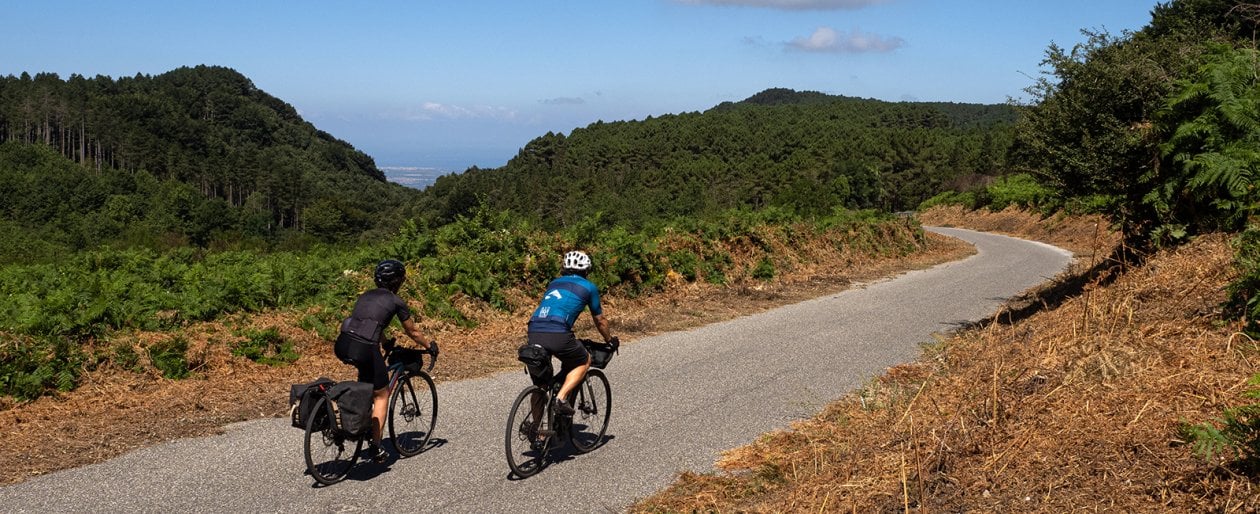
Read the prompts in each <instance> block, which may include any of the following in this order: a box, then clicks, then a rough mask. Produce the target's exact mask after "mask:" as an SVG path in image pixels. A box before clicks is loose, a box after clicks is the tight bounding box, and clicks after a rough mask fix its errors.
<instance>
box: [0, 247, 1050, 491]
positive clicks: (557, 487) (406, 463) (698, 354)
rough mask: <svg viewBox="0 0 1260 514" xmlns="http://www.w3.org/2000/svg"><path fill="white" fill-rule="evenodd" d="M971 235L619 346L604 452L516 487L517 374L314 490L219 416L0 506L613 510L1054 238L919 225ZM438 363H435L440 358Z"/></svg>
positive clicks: (292, 456) (765, 424) (926, 328)
mask: <svg viewBox="0 0 1260 514" xmlns="http://www.w3.org/2000/svg"><path fill="white" fill-rule="evenodd" d="M933 230H936V231H938V232H941V233H944V234H947V235H951V236H955V237H959V238H961V239H964V240H967V241H969V242H972V243H974V244H975V245H976V247H977V249H978V250H979V253H978V254H976V255H974V256H972V257H969V258H967V259H965V260H962V261H957V262H953V263H948V264H943V265H940V266H937V267H935V268H932V269H929V270H922V271H915V272H911V273H907V274H905V275H902V276H900V277H898V278H896V279H893V280H885V281H879V282H875V283H871V284H867V285H865V286H863V287H859V288H855V289H852V290H849V291H846V292H843V293H839V294H835V295H831V296H827V297H823V298H818V299H814V300H810V301H806V302H802V303H799V304H795V305H790V306H786V307H782V308H779V309H775V310H772V311H768V312H765V313H762V314H758V315H755V316H747V317H743V318H738V319H734V320H731V321H726V322H722V323H716V324H713V325H709V326H706V327H701V328H697V329H694V330H688V331H683V332H674V333H668V334H662V335H659V336H655V337H651V338H646V339H642V340H639V341H636V342H634V343H633V344H629V345H627V346H626V347H624V348H623V349H622V352H621V355H619V356H617V357H616V358H615V359H613V362H612V365H611V366H610V367H609V369H608V370H607V373H608V376H609V379H610V381H611V382H612V388H613V410H612V422H611V424H610V426H609V430H608V434H609V436H610V439H609V440H608V442H607V444H606V445H605V446H603V447H601V448H599V449H597V450H595V451H594V452H592V453H589V454H586V455H578V456H574V457H572V458H569V459H567V460H562V461H560V462H557V463H555V464H553V465H551V466H549V467H547V468H545V469H543V470H542V472H541V473H539V474H538V475H536V476H534V477H532V478H529V479H526V480H515V479H512V478H509V476H508V468H507V465H506V463H505V461H504V455H503V429H504V424H505V421H506V416H507V410H508V408H509V407H510V403H511V401H512V399H513V398H514V397H515V396H516V393H517V392H518V391H520V389H521V388H522V387H524V386H525V384H526V377H525V376H524V375H523V374H522V373H513V372H505V373H500V374H497V375H494V376H490V377H487V378H482V379H474V380H465V381H460V382H452V383H443V384H440V385H439V386H438V395H439V399H440V402H441V405H440V407H441V410H440V415H439V417H438V427H437V429H436V431H435V436H434V437H435V440H438V442H439V443H441V444H440V445H439V446H436V447H434V448H432V449H430V450H428V451H426V452H425V453H422V454H420V455H418V456H416V457H412V458H409V459H404V460H397V461H393V462H389V463H386V464H385V465H376V464H362V463H361V464H359V465H358V466H357V467H356V468H355V469H354V471H352V472H351V475H350V477H349V478H348V479H347V480H346V481H345V482H342V483H340V484H337V485H335V486H332V487H327V488H314V487H312V485H313V480H311V478H310V477H308V476H306V475H304V474H303V471H304V469H305V466H304V464H303V460H302V453H301V439H302V434H301V431H299V430H297V429H294V428H289V427H288V426H287V420H282V419H263V420H255V421H248V422H242V423H237V424H234V425H232V426H230V427H228V429H227V430H226V433H224V434H223V435H219V436H214V437H206V438H200V439H187V440H181V441H175V442H171V443H166V444H161V445H158V446H154V447H150V448H145V449H142V450H138V451H135V452H132V453H129V454H127V455H124V456H122V457H118V458H116V459H113V460H110V461H108V462H104V463H100V464H96V465H91V466H86V467H82V468H78V469H72V470H66V471H62V472H58V473H54V474H51V475H47V476H43V477H38V478H35V479H32V480H29V481H27V482H24V483H21V484H17V485H13V486H8V487H4V488H0V510H2V511H5V512H37V511H43V512H74V511H90V512H102V511H108V512H191V511H197V512H202V511H214V512H225V511H226V512H242V511H250V512H255V511H265V512H269V511H284V512H347V511H385V510H409V511H410V510H418V511H434V512H529V511H542V510H543V509H548V510H559V511H564V512H569V511H577V512H598V511H620V510H622V509H624V508H625V507H626V506H627V505H629V504H630V503H632V502H634V501H635V500H636V499H639V498H642V497H645V496H647V495H650V494H652V493H653V492H654V491H657V490H659V489H661V488H662V487H664V486H666V485H668V484H669V483H670V482H672V481H673V480H674V477H675V476H676V474H677V473H678V472H679V471H682V470H695V471H707V470H711V469H712V468H713V463H714V461H715V459H716V458H717V457H718V455H719V452H721V451H722V450H724V449H727V448H731V447H734V446H738V445H740V444H743V443H747V442H750V441H752V440H753V439H755V438H756V437H757V436H758V435H759V434H761V433H763V432H766V431H769V430H772V429H776V428H781V427H784V426H786V425H787V424H788V422H789V421H790V420H792V419H796V418H801V417H807V416H809V415H811V414H813V413H814V412H816V411H817V410H818V409H819V408H820V407H821V406H822V405H824V404H825V403H827V402H828V401H830V400H832V399H834V398H838V397H840V396H842V395H844V394H845V393H846V392H849V391H852V390H854V389H856V388H859V387H861V386H862V385H863V384H864V383H865V382H866V381H867V380H869V379H870V378H871V377H873V376H875V375H878V374H879V373H881V372H882V371H883V370H884V369H886V368H887V367H889V366H892V365H895V364H897V363H901V362H906V361H910V360H913V359H915V358H916V357H917V356H918V354H919V352H920V347H919V345H920V343H923V342H926V341H930V340H931V337H932V334H933V333H935V332H941V331H948V330H950V329H953V328H955V327H957V326H958V325H959V324H961V323H964V322H967V321H973V320H978V319H981V318H984V317H986V316H987V315H989V314H991V313H992V312H993V311H994V310H995V309H996V308H997V307H998V306H999V304H1000V303H1001V302H1002V301H1003V300H1004V299H1006V298H1009V297H1011V296H1012V295H1014V294H1016V293H1018V292H1020V291H1022V290H1024V289H1027V288H1029V287H1031V286H1034V285H1036V284H1039V283H1041V282H1043V281H1045V280H1046V279H1048V278H1049V277H1051V276H1053V275H1055V274H1056V273H1058V272H1059V271H1060V270H1062V269H1063V268H1064V267H1065V266H1066V264H1067V263H1068V261H1069V259H1070V255H1069V254H1068V253H1067V252H1065V251H1062V250H1059V249H1057V248H1054V247H1050V246H1047V245H1043V244H1040V243H1031V242H1027V241H1021V240H1017V239H1012V238H1008V237H1003V236H997V235H989V234H982V233H977V232H970V231H965V230H955V229H933ZM439 365H440V363H439Z"/></svg>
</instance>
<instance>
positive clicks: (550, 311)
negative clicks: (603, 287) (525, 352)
mask: <svg viewBox="0 0 1260 514" xmlns="http://www.w3.org/2000/svg"><path fill="white" fill-rule="evenodd" d="M588 306H589V307H590V308H591V315H592V316H598V315H601V314H603V313H604V310H603V308H601V307H600V306H599V288H598V287H595V284H593V283H591V281H589V280H587V279H585V278H582V277H580V276H577V275H565V276H562V277H560V278H557V279H555V280H552V281H551V283H550V284H547V293H546V294H544V295H543V298H542V301H541V302H539V303H538V308H537V309H534V315H533V317H531V318H529V331H530V332H544V333H563V332H572V331H573V322H575V321H577V318H578V315H580V314H582V311H583V310H585V309H586V307H588Z"/></svg>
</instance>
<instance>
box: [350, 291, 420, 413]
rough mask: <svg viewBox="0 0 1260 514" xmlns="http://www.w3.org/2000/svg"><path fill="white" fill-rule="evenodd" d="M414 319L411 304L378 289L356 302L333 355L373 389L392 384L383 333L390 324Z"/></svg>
mask: <svg viewBox="0 0 1260 514" xmlns="http://www.w3.org/2000/svg"><path fill="white" fill-rule="evenodd" d="M395 317H397V318H398V321H400V322H401V321H406V320H408V319H411V309H408V308H407V302H404V301H403V299H402V298H399V297H398V295H396V294H394V293H393V291H390V290H388V289H385V288H383V287H382V288H377V289H373V290H371V291H368V292H366V293H363V294H362V295H359V299H358V300H356V301H355V302H354V310H353V311H351V312H350V317H349V318H346V320H345V321H343V322H341V334H340V335H339V336H337V342H336V344H334V345H333V353H334V354H335V355H336V356H337V358H339V359H341V361H342V362H345V363H346V364H352V365H354V367H355V368H357V369H358V370H359V381H360V382H369V383H371V384H372V387H373V389H378V390H379V389H382V388H384V387H385V386H386V385H388V381H389V378H388V376H387V373H386V369H387V368H386V366H385V359H384V357H383V356H382V355H381V350H380V347H379V346H378V345H379V344H380V342H381V333H382V332H384V330H385V327H387V326H389V322H390V321H392V320H393V318H395Z"/></svg>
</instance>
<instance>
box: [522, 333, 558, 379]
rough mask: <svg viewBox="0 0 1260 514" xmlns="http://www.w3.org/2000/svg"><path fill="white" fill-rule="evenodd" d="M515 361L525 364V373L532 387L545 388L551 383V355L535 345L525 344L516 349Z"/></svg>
mask: <svg viewBox="0 0 1260 514" xmlns="http://www.w3.org/2000/svg"><path fill="white" fill-rule="evenodd" d="M516 360H519V361H521V362H523V363H525V372H526V373H528V374H529V378H530V380H532V381H533V382H534V385H536V386H539V387H545V386H546V385H547V384H548V383H550V382H551V378H552V376H553V373H554V371H552V369H551V353H549V352H548V351H547V349H546V348H543V347H541V346H538V345H536V344H529V343H525V344H523V345H521V346H520V348H517V349H516Z"/></svg>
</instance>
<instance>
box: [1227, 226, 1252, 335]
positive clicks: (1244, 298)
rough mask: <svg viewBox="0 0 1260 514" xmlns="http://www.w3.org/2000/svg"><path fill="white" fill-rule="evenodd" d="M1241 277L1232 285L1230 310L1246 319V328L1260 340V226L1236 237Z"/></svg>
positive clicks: (1235, 262)
mask: <svg viewBox="0 0 1260 514" xmlns="http://www.w3.org/2000/svg"><path fill="white" fill-rule="evenodd" d="M1234 247H1235V254H1234V267H1235V268H1236V269H1237V270H1238V276H1237V278H1235V279H1234V281H1233V282H1231V283H1230V284H1229V286H1228V292H1229V296H1228V299H1227V300H1226V304H1225V306H1226V312H1227V313H1228V314H1229V315H1231V316H1234V317H1235V319H1241V320H1243V331H1244V332H1246V333H1247V335H1249V336H1251V337H1252V338H1253V339H1260V226H1256V225H1251V226H1249V227H1248V228H1247V230H1244V231H1243V232H1242V233H1241V234H1239V235H1238V237H1237V239H1235V240H1234Z"/></svg>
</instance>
